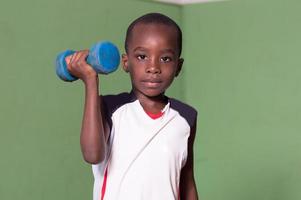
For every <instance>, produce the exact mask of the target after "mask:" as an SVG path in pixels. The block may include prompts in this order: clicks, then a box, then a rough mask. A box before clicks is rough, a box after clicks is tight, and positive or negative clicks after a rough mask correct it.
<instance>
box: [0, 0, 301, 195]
mask: <svg viewBox="0 0 301 200" xmlns="http://www.w3.org/2000/svg"><path fill="white" fill-rule="evenodd" d="M0 5H1V6H0V58H1V66H0V76H1V78H0V91H1V100H0V102H1V104H0V134H1V135H0V158H1V161H0V199H1V200H2V199H3V200H11V199H30V200H40V199H43V200H44V199H45V200H47V199H49V200H50V199H91V198H92V184H93V183H92V174H91V169H90V166H89V165H88V164H86V163H85V162H84V161H83V160H82V157H81V152H80V147H79V130H80V124H81V116H82V108H83V105H82V103H83V92H84V90H83V85H82V84H81V83H80V81H77V82H74V83H72V84H70V83H65V82H62V81H60V80H59V79H58V78H57V77H56V75H55V73H54V58H55V56H56V55H57V53H58V52H60V51H62V50H64V49H67V48H71V49H83V48H87V47H89V46H90V45H91V44H93V43H95V42H96V41H99V40H102V39H106V40H111V41H112V42H114V43H116V44H117V45H118V46H119V48H120V50H121V52H123V40H124V35H125V30H126V28H127V25H128V24H129V23H130V21H132V20H133V19H134V18H136V17H138V16H140V15H142V14H144V13H146V12H151V11H156V12H163V13H165V14H167V15H169V16H171V17H172V18H174V19H175V20H176V21H177V22H179V23H180V24H181V25H182V28H183V32H184V49H183V52H184V58H185V63H184V69H183V73H182V74H181V77H180V78H179V80H176V82H175V84H174V86H173V87H172V88H171V89H170V91H169V92H168V93H169V94H170V95H172V96H175V97H177V98H179V99H182V100H185V101H187V102H188V103H190V104H192V105H193V106H195V107H196V108H197V109H198V111H199V121H198V133H197V138H196V143H195V175H196V181H197V186H198V190H199V193H200V197H201V198H200V199H206V200H254V199H256V200H257V199H260V200H299V199H301V192H300V189H299V188H300V187H301V175H300V173H299V169H300V167H301V159H300V153H299V152H300V145H301V135H300V134H299V133H300V130H301V125H300V119H301V116H300V113H301V112H300V111H301V105H300V102H301V101H300V100H301V93H300V86H301V80H300V74H301V68H300V64H301V61H300V58H299V57H300V52H301V51H300V47H301V39H300V36H299V35H301V27H300V21H301V14H299V13H300V10H301V3H300V1H297V0H295V1H294V0H287V1H281V0H249V1H247V0H236V1H235V0H233V1H226V2H214V3H208V4H193V5H187V6H184V7H177V6H171V5H168V4H158V3H151V2H149V1H147V0H145V1H143V0H141V1H138V0H106V1H105V0H101V1H96V0H93V1H92V0H88V1H79V0H73V1H71V0H68V1H59V0H52V1H49V0H47V1H46V0H44V1H35V0H28V1H16V0H1V4H0ZM100 84H101V90H102V92H103V93H104V94H107V93H117V92H120V91H126V90H129V89H130V83H129V80H128V77H127V74H125V73H124V72H123V71H122V70H119V71H118V72H116V73H114V74H110V75H109V76H101V83H100Z"/></svg>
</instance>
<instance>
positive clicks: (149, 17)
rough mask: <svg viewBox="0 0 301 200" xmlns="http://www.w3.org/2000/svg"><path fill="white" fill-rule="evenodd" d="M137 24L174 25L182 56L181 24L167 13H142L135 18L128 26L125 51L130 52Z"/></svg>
mask: <svg viewBox="0 0 301 200" xmlns="http://www.w3.org/2000/svg"><path fill="white" fill-rule="evenodd" d="M137 24H162V25H166V26H171V27H174V28H175V29H176V31H177V43H178V48H179V49H178V50H179V56H181V52H182V31H181V28H180V27H179V25H178V24H177V23H176V22H175V21H174V20H172V19H171V18H169V17H167V16H166V15H163V14H161V13H148V14H145V15H142V16H141V17H139V18H137V19H135V20H134V21H133V22H132V23H131V24H130V25H129V27H128V29H127V31H126V37H125V42H124V48H125V51H126V52H128V43H129V40H130V38H131V36H132V32H133V29H134V27H135V26H136V25H137Z"/></svg>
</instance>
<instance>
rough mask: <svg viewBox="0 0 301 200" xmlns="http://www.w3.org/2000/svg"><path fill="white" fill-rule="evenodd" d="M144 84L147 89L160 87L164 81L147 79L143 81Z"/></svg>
mask: <svg viewBox="0 0 301 200" xmlns="http://www.w3.org/2000/svg"><path fill="white" fill-rule="evenodd" d="M142 83H144V84H145V85H146V86H147V87H151V88H154V87H158V86H159V85H160V84H161V83H162V81H161V80H160V79H145V80H143V81H142Z"/></svg>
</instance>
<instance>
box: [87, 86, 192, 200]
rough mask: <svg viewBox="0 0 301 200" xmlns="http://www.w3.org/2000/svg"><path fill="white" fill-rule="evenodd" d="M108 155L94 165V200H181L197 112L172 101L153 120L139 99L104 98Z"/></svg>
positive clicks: (129, 95)
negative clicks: (184, 168)
mask: <svg viewBox="0 0 301 200" xmlns="http://www.w3.org/2000/svg"><path fill="white" fill-rule="evenodd" d="M103 104H104V111H105V114H106V116H107V119H108V120H109V126H110V130H111V132H110V136H109V140H108V148H107V149H108V151H107V152H106V157H105V159H104V161H103V162H102V163H99V164H96V165H92V169H93V175H94V191H93V200H101V199H104V200H178V199H179V182H180V173H181V169H182V167H183V166H184V165H185V163H186V159H187V153H188V146H187V145H188V138H189V135H190V130H191V128H192V126H193V125H194V124H195V120H196V115H197V112H196V110H195V109H193V108H192V107H190V106H188V105H186V104H184V103H182V102H180V101H178V100H175V99H172V98H168V104H167V105H166V106H165V108H164V109H163V110H162V112H163V115H162V116H161V117H159V118H157V119H152V118H151V117H150V116H148V114H147V113H146V112H145V111H144V109H143V107H142V106H141V104H140V102H139V100H138V99H137V98H136V97H135V95H134V93H133V92H131V93H121V94H118V95H107V96H103Z"/></svg>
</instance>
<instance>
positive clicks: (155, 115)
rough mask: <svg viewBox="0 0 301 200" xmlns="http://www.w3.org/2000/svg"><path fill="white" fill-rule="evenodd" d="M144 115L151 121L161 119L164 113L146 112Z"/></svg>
mask: <svg viewBox="0 0 301 200" xmlns="http://www.w3.org/2000/svg"><path fill="white" fill-rule="evenodd" d="M146 114H147V115H148V116H149V117H150V118H152V119H158V118H160V117H162V115H163V114H164V112H159V113H151V112H146Z"/></svg>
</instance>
